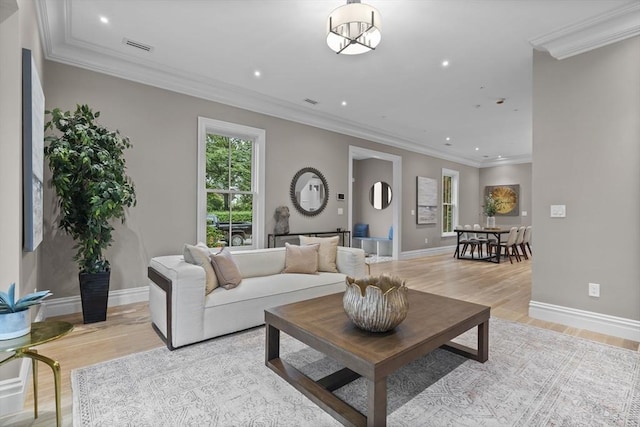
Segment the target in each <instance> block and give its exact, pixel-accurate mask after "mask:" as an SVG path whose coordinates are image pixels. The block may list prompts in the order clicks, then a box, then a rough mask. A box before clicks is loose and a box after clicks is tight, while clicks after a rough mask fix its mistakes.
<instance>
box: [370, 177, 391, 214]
mask: <svg viewBox="0 0 640 427" xmlns="http://www.w3.org/2000/svg"><path fill="white" fill-rule="evenodd" d="M391 197H392V193H391V186H390V185H389V184H387V183H386V182H383V181H378V182H376V183H375V184H373V185H372V186H371V189H370V190H369V203H371V206H373V207H374V209H384V208H386V207H387V206H389V205H390V204H391Z"/></svg>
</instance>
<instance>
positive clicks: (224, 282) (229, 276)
mask: <svg viewBox="0 0 640 427" xmlns="http://www.w3.org/2000/svg"><path fill="white" fill-rule="evenodd" d="M209 258H211V265H212V266H213V269H214V271H215V272H216V276H217V277H218V283H219V284H220V286H221V287H223V288H225V289H233V288H235V287H236V286H238V285H239V284H240V282H241V281H242V275H241V274H240V270H239V269H238V265H237V264H236V262H235V261H234V260H233V257H232V256H231V251H230V250H229V248H226V247H225V248H222V249H220V251H219V252H218V253H215V254H211V256H210V257H209Z"/></svg>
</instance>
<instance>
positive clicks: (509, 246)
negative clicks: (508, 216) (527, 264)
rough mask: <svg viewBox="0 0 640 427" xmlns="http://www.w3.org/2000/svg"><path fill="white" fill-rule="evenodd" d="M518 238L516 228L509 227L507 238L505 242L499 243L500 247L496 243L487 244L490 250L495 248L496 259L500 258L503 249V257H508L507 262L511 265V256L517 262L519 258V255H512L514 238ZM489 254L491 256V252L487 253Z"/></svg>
mask: <svg viewBox="0 0 640 427" xmlns="http://www.w3.org/2000/svg"><path fill="white" fill-rule="evenodd" d="M517 237H518V227H511V230H509V235H508V237H507V241H506V242H500V245H498V243H497V242H493V243H490V244H489V247H490V248H494V247H495V248H496V250H497V252H496V255H497V256H498V257H500V256H502V248H504V255H505V256H507V257H509V261H510V262H511V264H513V260H512V259H511V255H513V256H514V257H516V260H518V261H519V257H520V255H517V252H516V253H513V246H514V245H515V243H516V238H517ZM509 249H511V252H512V253H509ZM489 254H491V251H489Z"/></svg>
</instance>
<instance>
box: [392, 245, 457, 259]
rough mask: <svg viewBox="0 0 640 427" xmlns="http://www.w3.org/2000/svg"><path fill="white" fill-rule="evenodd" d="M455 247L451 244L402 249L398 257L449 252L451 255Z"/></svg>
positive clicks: (417, 256)
mask: <svg viewBox="0 0 640 427" xmlns="http://www.w3.org/2000/svg"><path fill="white" fill-rule="evenodd" d="M455 250H456V247H455V245H453V246H439V247H437V248H425V249H416V250H414V251H404V252H402V253H400V259H411V258H419V257H423V256H433V255H442V254H448V253H450V254H451V256H453V253H454V252H455Z"/></svg>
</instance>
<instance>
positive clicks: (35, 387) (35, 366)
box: [31, 350, 38, 418]
mask: <svg viewBox="0 0 640 427" xmlns="http://www.w3.org/2000/svg"><path fill="white" fill-rule="evenodd" d="M31 351H32V352H34V353H37V351H36V350H31ZM31 368H32V370H33V418H38V361H37V360H34V359H31Z"/></svg>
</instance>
